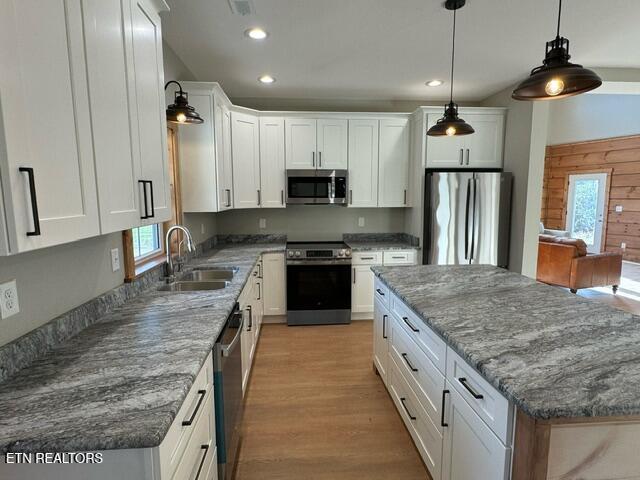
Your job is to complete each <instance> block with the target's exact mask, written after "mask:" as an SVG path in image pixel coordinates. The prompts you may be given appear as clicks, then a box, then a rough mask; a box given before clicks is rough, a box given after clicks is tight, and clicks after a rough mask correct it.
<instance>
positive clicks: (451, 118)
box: [427, 0, 475, 137]
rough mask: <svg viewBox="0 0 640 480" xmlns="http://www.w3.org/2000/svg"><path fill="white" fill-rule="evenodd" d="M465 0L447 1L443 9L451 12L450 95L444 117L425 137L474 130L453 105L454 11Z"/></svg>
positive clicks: (468, 132) (467, 133) (457, 133)
mask: <svg viewBox="0 0 640 480" xmlns="http://www.w3.org/2000/svg"><path fill="white" fill-rule="evenodd" d="M465 3H466V0H447V1H446V2H445V3H444V7H445V8H446V9H447V10H453V41H452V48H451V94H450V97H449V104H448V105H445V107H444V117H442V118H440V119H439V120H438V121H437V122H436V124H435V125H434V126H432V127H431V128H430V129H429V130H428V131H427V135H429V136H432V137H439V136H443V135H446V136H448V137H452V136H454V135H455V136H459V135H469V134H470V133H473V132H474V131H475V130H474V129H473V127H472V126H471V125H469V124H468V123H467V122H465V121H464V120H463V119H462V118H460V117H458V105H457V104H456V103H453V67H454V60H455V56H456V10H458V9H459V8H462V7H464V4H465Z"/></svg>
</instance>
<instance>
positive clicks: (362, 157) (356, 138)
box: [348, 120, 378, 207]
mask: <svg viewBox="0 0 640 480" xmlns="http://www.w3.org/2000/svg"><path fill="white" fill-rule="evenodd" d="M348 202H349V203H348V205H349V206H350V207H377V206H378V120H349V198H348Z"/></svg>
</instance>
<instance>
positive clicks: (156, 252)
mask: <svg viewBox="0 0 640 480" xmlns="http://www.w3.org/2000/svg"><path fill="white" fill-rule="evenodd" d="M163 225H164V224H163V223H151V224H149V225H141V226H139V227H135V228H132V229H131V237H132V239H133V230H135V229H139V228H144V227H149V226H157V227H158V244H159V245H160V246H159V248H156V249H155V250H152V251H151V252H149V253H146V254H144V255H140V256H139V257H136V256H135V247H134V250H133V260H134V263H135V265H136V266H138V265H141V264H144V263H146V262H148V261H149V260H153V259H155V258H157V257H159V256H164V255H165V253H166V249H165V245H164V243H165V242H164V233H165V229H164V228H163Z"/></svg>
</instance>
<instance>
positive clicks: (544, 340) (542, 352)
mask: <svg viewBox="0 0 640 480" xmlns="http://www.w3.org/2000/svg"><path fill="white" fill-rule="evenodd" d="M373 270H374V272H375V274H376V275H377V276H378V277H379V278H380V279H381V280H382V281H383V282H384V283H385V284H386V285H387V286H388V287H389V288H390V289H391V290H392V291H393V292H395V293H396V294H397V295H398V296H399V297H400V298H401V299H402V300H403V301H404V302H406V304H407V305H408V306H409V307H411V309H412V310H413V311H414V312H415V313H416V314H418V315H419V316H420V317H421V318H422V319H423V321H424V322H425V323H426V324H427V325H428V326H430V327H431V328H432V329H433V330H434V331H435V332H436V333H438V334H439V335H440V336H441V337H442V338H443V339H444V340H445V342H446V343H447V344H448V345H449V346H450V347H451V348H453V349H454V350H455V351H456V352H457V353H458V354H460V355H461V356H462V357H463V358H465V359H466V360H467V361H468V362H469V364H471V365H472V366H473V367H474V368H475V369H476V370H477V371H478V372H479V373H480V374H481V375H482V376H483V377H484V378H486V379H487V380H488V381H489V382H490V383H491V384H492V385H494V386H495V387H496V388H497V389H498V390H500V391H501V392H502V393H503V394H504V395H505V396H506V397H507V398H508V399H509V400H511V401H513V402H514V403H515V404H516V405H517V406H518V407H519V408H520V409H521V410H522V411H524V412H525V413H527V414H528V415H530V416H532V417H536V418H541V419H550V418H567V417H602V416H616V415H638V414H640V347H639V345H640V316H637V315H633V314H631V313H627V312H624V311H622V310H617V309H615V308H612V307H609V306H607V305H605V304H603V303H598V302H596V301H592V300H588V299H585V298H582V297H579V296H576V295H573V294H571V293H569V292H566V291H564V290H561V289H559V288H556V287H551V286H548V285H544V284H541V283H537V282H535V281H534V280H532V279H529V278H527V277H524V276H522V275H519V274H516V273H513V272H509V271H507V270H503V269H500V268H496V267H491V266H484V265H478V266H430V265H425V266H415V267H414V266H407V267H373Z"/></svg>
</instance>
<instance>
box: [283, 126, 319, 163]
mask: <svg viewBox="0 0 640 480" xmlns="http://www.w3.org/2000/svg"><path fill="white" fill-rule="evenodd" d="M284 125H285V158H286V159H287V168H289V169H308V168H316V165H317V158H316V155H317V152H316V150H317V149H316V145H317V144H316V121H315V120H314V119H310V118H286V119H285V121H284Z"/></svg>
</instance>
